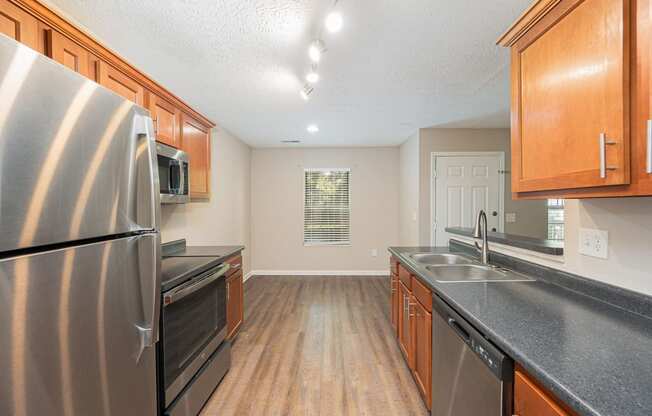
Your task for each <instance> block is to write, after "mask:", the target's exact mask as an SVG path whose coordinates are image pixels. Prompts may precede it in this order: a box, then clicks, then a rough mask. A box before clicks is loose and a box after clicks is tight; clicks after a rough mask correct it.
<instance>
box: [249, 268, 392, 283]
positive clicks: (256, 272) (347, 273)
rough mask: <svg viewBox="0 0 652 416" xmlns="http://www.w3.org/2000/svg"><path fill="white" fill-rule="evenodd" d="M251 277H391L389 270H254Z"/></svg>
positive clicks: (250, 273) (250, 274)
mask: <svg viewBox="0 0 652 416" xmlns="http://www.w3.org/2000/svg"><path fill="white" fill-rule="evenodd" d="M251 276H389V269H387V270H252V271H250V272H249V273H247V277H246V278H245V280H247V279H248V278H249V277H251Z"/></svg>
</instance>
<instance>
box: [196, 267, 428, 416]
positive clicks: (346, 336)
mask: <svg viewBox="0 0 652 416" xmlns="http://www.w3.org/2000/svg"><path fill="white" fill-rule="evenodd" d="M245 305H246V306H245V311H246V316H245V323H244V326H243V328H242V330H241V332H240V334H239V335H238V337H237V339H236V341H235V343H234V345H233V355H232V358H233V362H232V365H231V369H230V371H229V372H228V374H227V375H226V376H225V378H224V380H223V381H222V383H221V384H220V385H219V387H218V388H217V390H216V391H215V393H214V394H213V396H212V397H211V398H210V400H209V401H208V403H207V404H206V406H205V407H204V410H203V411H202V414H201V416H229V415H238V416H240V415H323V416H337V415H374V416H381V415H418V416H426V415H427V414H428V413H427V411H426V408H425V407H424V405H423V402H422V401H421V398H420V396H419V393H418V391H417V387H416V385H415V384H414V381H413V380H412V376H411V374H410V371H409V369H408V367H407V365H406V364H405V361H404V360H403V357H402V356H401V352H400V351H399V349H398V344H397V342H396V339H395V337H394V335H393V334H392V329H391V324H390V317H389V314H390V309H389V278H388V277H315V276H307V277H282V276H273V277H272V276H257V277H253V278H251V279H250V280H249V281H247V283H246V284H245Z"/></svg>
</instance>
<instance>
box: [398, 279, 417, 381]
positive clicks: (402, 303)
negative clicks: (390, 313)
mask: <svg viewBox="0 0 652 416" xmlns="http://www.w3.org/2000/svg"><path fill="white" fill-rule="evenodd" d="M411 296H412V294H411V293H410V291H409V290H408V288H407V287H406V286H405V285H404V284H403V282H401V281H400V280H399V283H398V306H399V308H398V319H399V322H398V333H399V334H398V345H399V348H400V349H401V352H402V353H403V355H404V356H405V360H406V361H407V363H408V367H410V369H414V353H413V343H412V340H413V335H412V332H413V325H412V323H413V320H412V319H411V317H410V315H411V310H410V298H411Z"/></svg>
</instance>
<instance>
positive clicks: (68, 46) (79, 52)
mask: <svg viewBox="0 0 652 416" xmlns="http://www.w3.org/2000/svg"><path fill="white" fill-rule="evenodd" d="M46 39H47V40H46V42H47V45H48V46H47V48H46V51H47V55H48V56H49V57H50V58H52V59H54V60H55V61H57V62H59V63H60V64H62V65H65V66H67V67H68V68H70V69H72V70H73V71H75V72H78V73H80V74H82V75H83V76H85V77H87V78H90V76H89V75H90V72H89V70H88V63H89V53H88V51H87V50H86V49H84V48H83V47H81V46H79V45H78V44H77V43H75V42H73V41H72V40H70V39H68V38H67V37H65V36H63V35H62V34H61V33H59V32H57V31H56V30H48V36H47V38H46Z"/></svg>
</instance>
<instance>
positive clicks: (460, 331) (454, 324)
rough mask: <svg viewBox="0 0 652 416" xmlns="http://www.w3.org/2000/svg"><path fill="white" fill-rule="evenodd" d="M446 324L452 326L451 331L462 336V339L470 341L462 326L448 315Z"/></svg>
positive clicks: (466, 341)
mask: <svg viewBox="0 0 652 416" xmlns="http://www.w3.org/2000/svg"><path fill="white" fill-rule="evenodd" d="M448 325H449V326H450V327H451V328H453V331H455V332H456V333H457V335H458V336H459V337H460V338H462V340H463V341H464V342H465V343H467V344H469V343H470V342H471V335H469V333H468V332H466V330H465V329H464V328H462V326H461V325H460V324H459V323H458V322H457V321H456V320H455V319H453V318H451V317H450V316H449V317H448Z"/></svg>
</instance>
